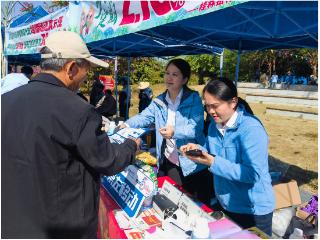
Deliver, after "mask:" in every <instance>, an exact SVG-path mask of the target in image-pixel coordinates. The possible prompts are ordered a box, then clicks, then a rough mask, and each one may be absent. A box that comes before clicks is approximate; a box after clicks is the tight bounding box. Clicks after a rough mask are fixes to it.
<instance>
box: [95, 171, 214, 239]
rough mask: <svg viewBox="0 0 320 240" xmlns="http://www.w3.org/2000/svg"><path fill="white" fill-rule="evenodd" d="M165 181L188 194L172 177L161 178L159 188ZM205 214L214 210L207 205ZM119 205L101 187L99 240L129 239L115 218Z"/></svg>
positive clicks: (203, 207) (204, 208)
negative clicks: (105, 239)
mask: <svg viewBox="0 0 320 240" xmlns="http://www.w3.org/2000/svg"><path fill="white" fill-rule="evenodd" d="M164 181H168V182H169V183H171V184H172V185H173V186H175V187H177V188H178V189H179V190H180V191H182V192H186V191H185V190H184V189H183V188H182V187H181V186H180V185H178V184H177V183H176V182H175V181H174V180H172V179H171V178H170V177H167V176H165V177H159V178H158V186H159V188H161V187H162V185H163V183H164ZM200 207H201V208H202V209H203V210H204V211H205V212H208V213H210V212H212V209H210V208H209V207H207V206H206V205H205V204H202V205H201V206H200ZM119 208H120V207H119V205H118V204H117V203H116V202H115V201H114V200H113V199H112V197H111V196H110V195H109V194H108V192H107V191H106V190H105V189H104V188H103V187H102V186H101V187H100V209H99V224H98V238H115V239H124V238H127V236H126V235H125V233H124V231H123V230H121V228H120V227H119V224H118V223H117V220H116V218H115V216H114V213H113V210H116V209H119Z"/></svg>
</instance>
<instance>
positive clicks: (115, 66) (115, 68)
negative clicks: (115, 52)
mask: <svg viewBox="0 0 320 240" xmlns="http://www.w3.org/2000/svg"><path fill="white" fill-rule="evenodd" d="M117 75H118V57H117V56H116V57H115V59H114V80H115V82H116V90H115V95H116V117H119V111H118V110H119V109H118V81H117Z"/></svg>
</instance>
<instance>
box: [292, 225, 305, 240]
mask: <svg viewBox="0 0 320 240" xmlns="http://www.w3.org/2000/svg"><path fill="white" fill-rule="evenodd" d="M302 238H303V231H302V230H301V229H300V228H295V229H294V230H293V233H291V234H290V236H289V239H302Z"/></svg>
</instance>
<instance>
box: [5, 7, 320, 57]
mask: <svg viewBox="0 0 320 240" xmlns="http://www.w3.org/2000/svg"><path fill="white" fill-rule="evenodd" d="M88 46H89V48H90V50H91V51H92V52H93V53H94V54H95V55H96V56H98V57H99V56H101V57H104V56H128V57H129V56H130V57H135V56H158V57H159V56H175V55H188V54H200V53H213V52H217V53H221V48H228V49H236V50H239V52H241V51H243V50H263V49H268V48H302V47H305V48H316V47H317V46H318V3H317V1H249V2H245V3H241V4H238V5H235V6H232V7H228V8H225V9H221V10H218V11H214V12H211V13H208V14H204V15H200V16H196V17H191V18H188V19H185V20H180V21H175V22H171V23H168V24H165V25H160V26H157V27H154V28H150V29H147V30H143V31H139V32H135V33H130V34H126V35H122V36H118V37H115V38H110V39H104V40H101V41H95V42H91V43H88ZM24 57H25V56H24V55H20V56H17V57H15V60H18V58H24ZM27 58H28V59H30V57H29V56H27ZM9 59H12V57H9ZM35 59H36V60H38V59H39V56H37V55H35Z"/></svg>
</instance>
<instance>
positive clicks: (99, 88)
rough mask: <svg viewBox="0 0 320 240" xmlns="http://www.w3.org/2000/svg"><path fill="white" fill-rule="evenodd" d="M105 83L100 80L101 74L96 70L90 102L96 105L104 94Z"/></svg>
mask: <svg viewBox="0 0 320 240" xmlns="http://www.w3.org/2000/svg"><path fill="white" fill-rule="evenodd" d="M103 89H104V85H103V83H102V82H101V81H100V80H99V74H98V73H97V72H96V73H95V75H94V81H93V84H92V89H91V92H90V104H91V105H93V106H96V105H97V103H98V101H99V100H100V99H101V98H102V97H103V96H104V92H103Z"/></svg>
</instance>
